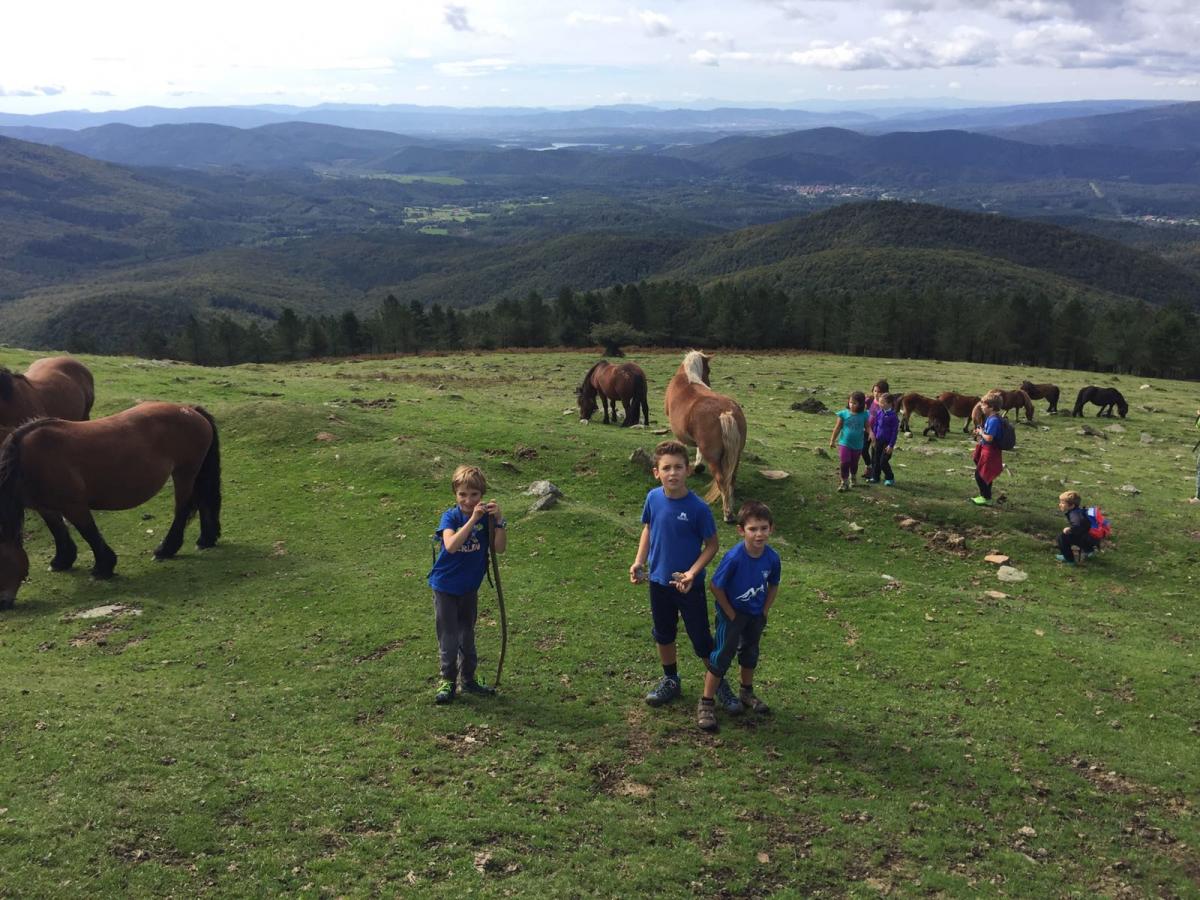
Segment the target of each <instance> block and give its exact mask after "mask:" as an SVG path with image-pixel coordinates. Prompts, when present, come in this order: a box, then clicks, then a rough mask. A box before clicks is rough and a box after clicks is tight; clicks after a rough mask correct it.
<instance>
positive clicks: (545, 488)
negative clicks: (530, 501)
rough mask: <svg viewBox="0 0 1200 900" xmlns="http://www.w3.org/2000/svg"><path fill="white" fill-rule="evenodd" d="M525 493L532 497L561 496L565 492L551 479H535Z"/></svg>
mask: <svg viewBox="0 0 1200 900" xmlns="http://www.w3.org/2000/svg"><path fill="white" fill-rule="evenodd" d="M525 493H526V494H528V495H530V496H532V497H561V496H562V495H563V492H562V491H560V490H559V489H558V488H557V487H556V486H555V485H554V484H553V483H551V482H549V481H535V482H533V484H531V485H529V487H528V488H526V489H525Z"/></svg>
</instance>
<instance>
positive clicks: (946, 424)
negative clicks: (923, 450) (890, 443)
mask: <svg viewBox="0 0 1200 900" xmlns="http://www.w3.org/2000/svg"><path fill="white" fill-rule="evenodd" d="M913 413H920V414H921V415H923V416H925V417H926V418H927V419H928V420H929V424H928V425H926V426H925V430H924V431H922V432H921V434H923V435H927V434H929V432H931V431H932V432H933V433H934V434H936V435H937V436H938V437H945V436H946V432H947V431H949V430H950V412H949V411H948V410H947V409H946V406H945V404H944V403H942V402H941V401H940V400H936V399H934V398H933V397H926V396H924V395H923V394H917V393H908V394H905V395H904V396H903V397H901V398H900V430H901V431H908V420H909V418H910V417H911V416H912V414H913Z"/></svg>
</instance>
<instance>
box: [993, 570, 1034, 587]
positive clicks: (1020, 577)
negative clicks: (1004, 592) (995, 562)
mask: <svg viewBox="0 0 1200 900" xmlns="http://www.w3.org/2000/svg"><path fill="white" fill-rule="evenodd" d="M996 577H997V578H999V579H1000V580H1001V581H1004V582H1007V583H1009V584H1016V583H1017V582H1020V581H1024V580H1025V579H1026V578H1028V577H1029V573H1028V572H1023V571H1021V570H1020V569H1014V568H1013V567H1012V566H1001V567H1000V568H999V569H997V570H996Z"/></svg>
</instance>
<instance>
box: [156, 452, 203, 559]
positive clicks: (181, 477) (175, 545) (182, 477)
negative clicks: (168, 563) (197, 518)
mask: <svg viewBox="0 0 1200 900" xmlns="http://www.w3.org/2000/svg"><path fill="white" fill-rule="evenodd" d="M171 480H172V481H173V482H174V486H175V518H173V519H172V520H171V527H170V528H168V529H167V533H166V535H165V536H164V537H163V539H162V543H160V544H159V545H158V546H157V547H155V548H154V558H155V559H157V560H160V561H161V560H164V559H170V558H171V557H172V556H174V555H175V554H176V553H178V552H179V548H180V547H181V546H182V545H183V530H184V529H185V528H187V523H188V519H190V518H191V513H192V491H193V490H194V489H195V488H194V486H195V483H196V473H195V472H194V471H188V472H181V471H179V470H178V469H176V470H175V472H173V473H172V474H171Z"/></svg>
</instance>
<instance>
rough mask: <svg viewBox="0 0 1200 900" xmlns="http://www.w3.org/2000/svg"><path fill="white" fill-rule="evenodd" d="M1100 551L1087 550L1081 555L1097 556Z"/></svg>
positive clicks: (1085, 556)
mask: <svg viewBox="0 0 1200 900" xmlns="http://www.w3.org/2000/svg"><path fill="white" fill-rule="evenodd" d="M1099 552H1100V551H1099V550H1086V551H1084V552H1083V553H1082V554H1080V557H1081V558H1082V559H1091V558H1092V557H1093V556H1095V555H1096V554H1097V553H1099Z"/></svg>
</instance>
